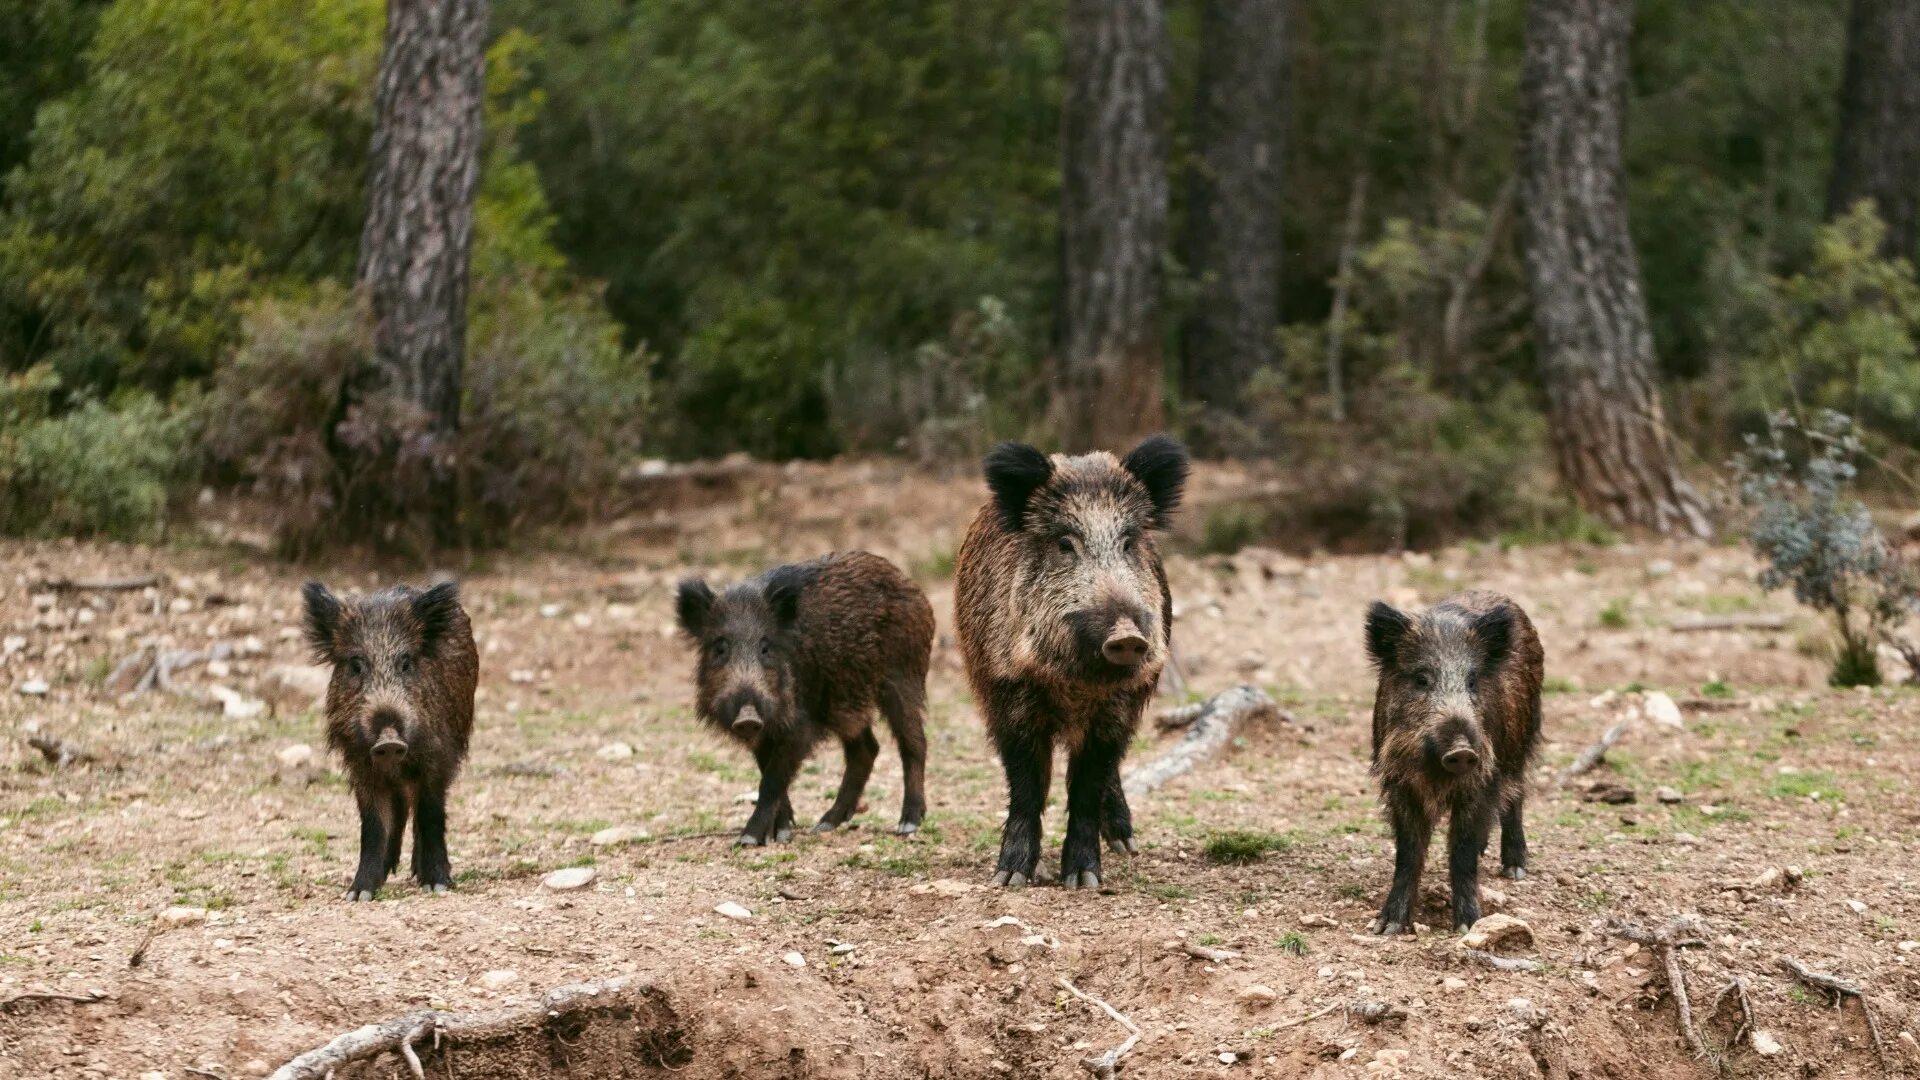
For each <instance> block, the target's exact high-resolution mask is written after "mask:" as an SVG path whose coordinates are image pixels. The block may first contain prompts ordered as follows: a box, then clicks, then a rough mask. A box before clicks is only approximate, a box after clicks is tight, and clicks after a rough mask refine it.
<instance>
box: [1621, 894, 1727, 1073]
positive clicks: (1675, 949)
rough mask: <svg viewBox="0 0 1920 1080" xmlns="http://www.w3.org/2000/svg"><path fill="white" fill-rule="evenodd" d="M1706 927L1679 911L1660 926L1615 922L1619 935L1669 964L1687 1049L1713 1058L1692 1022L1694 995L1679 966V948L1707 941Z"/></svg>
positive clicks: (1669, 980)
mask: <svg viewBox="0 0 1920 1080" xmlns="http://www.w3.org/2000/svg"><path fill="white" fill-rule="evenodd" d="M1706 932H1707V931H1706V927H1704V926H1702V925H1701V924H1700V920H1698V919H1696V918H1693V917H1692V916H1688V915H1676V916H1675V917H1673V918H1672V919H1670V920H1668V922H1667V924H1666V925H1665V926H1662V927H1661V928H1660V929H1658V930H1648V929H1647V928H1646V927H1644V926H1639V925H1636V924H1634V923H1614V924H1613V933H1614V935H1615V936H1616V937H1623V938H1626V939H1627V940H1628V941H1636V942H1639V943H1640V944H1642V945H1646V946H1649V947H1651V948H1652V949H1653V951H1654V952H1655V953H1657V954H1658V955H1659V957H1660V961H1661V963H1662V964H1663V965H1664V966H1665V968H1666V973H1667V991H1668V992H1669V993H1671V994H1672V995H1673V1003H1674V1007H1675V1008H1676V1009H1678V1010H1679V1013H1680V1036H1681V1038H1683V1039H1685V1040H1686V1042H1687V1049H1689V1050H1691V1051H1693V1056H1694V1057H1697V1058H1702V1059H1709V1060H1710V1059H1712V1058H1713V1052H1712V1051H1710V1050H1708V1049H1707V1044H1706V1041H1705V1040H1704V1039H1702V1038H1701V1037H1700V1029H1699V1028H1697V1027H1695V1026H1694V1024H1693V999H1692V998H1691V997H1689V996H1687V976H1686V971H1685V970H1684V969H1682V968H1681V966H1680V950H1681V949H1683V948H1686V947H1688V946H1692V945H1704V944H1706Z"/></svg>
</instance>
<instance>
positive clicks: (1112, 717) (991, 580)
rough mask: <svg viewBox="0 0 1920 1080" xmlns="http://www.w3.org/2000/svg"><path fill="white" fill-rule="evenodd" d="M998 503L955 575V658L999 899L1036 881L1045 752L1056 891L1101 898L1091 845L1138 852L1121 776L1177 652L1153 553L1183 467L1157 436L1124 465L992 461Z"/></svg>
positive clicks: (1087, 460) (1018, 458)
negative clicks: (971, 721)
mask: <svg viewBox="0 0 1920 1080" xmlns="http://www.w3.org/2000/svg"><path fill="white" fill-rule="evenodd" d="M986 477H987V487H988V488H989V489H991V491H992V492H993V501H992V502H990V503H988V504H987V505H986V506H984V507H982V508H981V510H980V512H979V513H978V514H977V515H975V516H974V519H973V526H972V528H970V529H968V531H967V538H966V541H965V542H964V543H963V544H962V545H961V547H960V554H959V558H958V560H957V562H956V574H957V583H956V593H955V600H954V603H955V609H956V610H955V617H956V623H957V626H958V630H959V635H960V651H961V654H962V655H963V656H964V658H965V660H966V664H967V677H968V679H969V681H971V682H972V684H973V692H974V697H975V699H976V700H978V701H979V702H980V707H981V709H982V711H983V712H984V713H985V714H986V722H987V731H988V734H989V735H991V736H992V738H993V742H994V745H995V747H996V748H997V749H998V750H999V753H1000V762H1001V765H1002V766H1003V767H1004V768H1005V769H1006V773H1007V823H1006V826H1005V828H1004V829H1003V830H1002V832H1001V836H1000V862H999V865H998V868H997V869H996V871H995V873H994V875H993V881H994V884H996V885H1023V884H1025V883H1027V882H1028V881H1031V880H1032V879H1033V875H1034V868H1035V865H1036V864H1037V863H1038V861H1039V858H1040V813H1041V811H1042V810H1043V809H1044V808H1045V806H1046V802H1047V787H1048V785H1049V784H1050V783H1051V782H1052V777H1053V748H1054V744H1056V743H1060V744H1064V745H1065V746H1066V748H1067V752H1068V754H1069V755H1070V756H1069V758H1068V762H1067V835H1066V839H1065V841H1064V842H1063V843H1062V845H1061V849H1060V880H1061V882H1062V884H1065V885H1070V886H1072V887H1074V888H1082V887H1086V888H1098V887H1099V885H1100V838H1101V837H1102V836H1105V837H1106V840H1107V843H1108V844H1109V845H1111V846H1112V847H1113V848H1114V850H1116V851H1127V852H1130V851H1132V850H1134V847H1133V821H1132V817H1131V816H1130V814H1129V813H1128V810H1127V799H1126V796H1125V795H1124V794H1123V793H1122V792H1121V789H1120V761H1121V758H1123V757H1124V756H1125V755H1126V752H1127V744H1128V743H1129V742H1130V741H1131V740H1132V739H1133V734H1134V731H1135V729H1136V728H1138V727H1139V724H1140V713H1141V710H1142V709H1143V708H1145V706H1146V703H1147V700H1148V698H1150V697H1152V695H1153V691H1154V685H1155V683H1156V682H1157V681H1158V680H1159V678H1160V668H1161V667H1162V665H1164V664H1165V663H1166V659H1167V650H1168V648H1169V647H1170V646H1171V642H1172V622H1173V600H1172V596H1171V595H1170V594H1169V593H1168V591H1167V575H1166V572H1165V570H1164V569H1162V567H1161V565H1160V555H1159V552H1158V551H1156V550H1155V548H1154V541H1153V537H1154V533H1155V531H1156V530H1158V529H1162V528H1165V527H1166V525H1167V524H1168V522H1169V520H1170V519H1171V517H1172V515H1173V511H1174V509H1175V507H1176V506H1178V505H1179V502H1180V489H1181V487H1182V486H1183V485H1184V484H1185V483H1186V478H1187V452H1186V450H1185V449H1183V448H1182V447H1181V446H1180V444H1179V443H1177V442H1175V441H1173V440H1172V439H1170V438H1168V437H1166V436H1165V435H1156V436H1153V437H1152V438H1149V439H1147V440H1146V441H1145V442H1142V443H1141V444H1140V445H1139V446H1137V447H1135V448H1134V449H1133V451H1132V452H1131V453H1129V454H1128V455H1127V456H1126V457H1125V458H1124V459H1119V460H1116V459H1115V458H1114V456H1113V455H1112V454H1109V453H1105V452H1099V453H1093V454H1086V455H1082V456H1080V457H1066V456H1060V455H1056V456H1055V457H1052V458H1049V457H1047V455H1045V454H1043V453H1041V452H1040V451H1038V450H1036V449H1034V448H1033V447H1031V446H1025V445H1022V444H1019V443H1003V444H1001V445H1000V446H998V447H995V448H994V450H993V451H992V452H991V453H989V454H988V455H987V458H986Z"/></svg>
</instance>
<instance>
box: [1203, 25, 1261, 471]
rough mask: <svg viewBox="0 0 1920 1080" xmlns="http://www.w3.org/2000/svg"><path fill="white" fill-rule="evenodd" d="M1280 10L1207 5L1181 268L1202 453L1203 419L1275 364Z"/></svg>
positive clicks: (1236, 404) (1224, 411) (1238, 399)
mask: <svg viewBox="0 0 1920 1080" xmlns="http://www.w3.org/2000/svg"><path fill="white" fill-rule="evenodd" d="M1286 4H1287V0H1207V2H1206V6H1205V8H1204V10H1203V11H1202V13H1201V22H1200V85H1199V90H1198V93H1197V94H1196V96H1195V102H1194V125H1193V126H1194V142H1195V144H1196V146H1195V149H1196V154H1195V161H1194V165H1193V170H1192V178H1191V184H1192V194H1191V203H1192V205H1191V206H1190V208H1189V218H1188V253H1187V259H1188V265H1189V266H1190V267H1191V268H1192V269H1193V273H1194V277H1195V279H1196V282H1197V284H1198V289H1199V292H1198V295H1197V296H1196V297H1195V300H1194V310H1193V316H1192V318H1191V319H1190V320H1189V321H1188V323H1187V332H1186V337H1185V342H1184V344H1185V350H1184V351H1185V356H1184V357H1183V358H1182V362H1181V367H1180V393H1181V397H1182V398H1183V399H1184V401H1185V403H1186V404H1187V405H1189V406H1199V407H1200V409H1201V410H1202V416H1201V419H1200V423H1199V424H1198V428H1199V432H1198V433H1199V434H1201V435H1202V436H1203V437H1202V438H1200V439H1198V440H1196V441H1197V442H1198V443H1199V449H1201V450H1203V451H1207V452H1217V451H1219V450H1222V449H1224V447H1222V446H1219V445H1209V443H1216V444H1217V443H1218V441H1219V440H1218V438H1217V437H1204V436H1206V434H1207V433H1209V432H1211V433H1213V434H1214V436H1217V435H1218V434H1219V432H1218V431H1217V430H1216V429H1217V428H1218V427H1219V426H1220V425H1219V424H1218V423H1216V422H1210V419H1209V418H1216V419H1217V418H1224V417H1232V416H1240V415H1244V413H1245V402H1244V401H1243V400H1242V395H1243V391H1244V390H1245V389H1246V385H1247V379H1248V378H1249V377H1251V376H1252V375H1253V373H1254V372H1255V371H1258V370H1260V369H1261V368H1264V367H1269V366H1271V365H1272V364H1273V362H1274V354H1275V343H1274V328H1275V325H1276V323H1277V322H1278V319H1279V306H1280V151H1281V145H1282V143H1281V137H1282V131H1283V128H1284V113H1283V111H1282V102H1281V93H1282V87H1283V78H1282V76H1283V74H1284V72H1285V57H1284V40H1285V39H1284V37H1283V28H1284V17H1285V13H1286Z"/></svg>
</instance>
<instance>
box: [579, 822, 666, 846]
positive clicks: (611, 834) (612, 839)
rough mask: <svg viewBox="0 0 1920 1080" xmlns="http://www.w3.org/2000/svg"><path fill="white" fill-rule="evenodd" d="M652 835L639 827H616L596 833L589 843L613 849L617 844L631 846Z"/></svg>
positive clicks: (589, 839)
mask: <svg viewBox="0 0 1920 1080" xmlns="http://www.w3.org/2000/svg"><path fill="white" fill-rule="evenodd" d="M652 835H653V834H652V833H650V832H648V831H647V830H645V829H642V828H640V827H639V826H637V825H615V826H612V827H611V828H606V829H601V830H600V831H599V832H597V833H594V834H593V836H591V837H590V838H588V841H587V842H588V843H590V844H592V845H593V846H594V847H613V846H614V845H616V844H631V843H633V842H634V841H635V840H645V839H647V838H648V837H650V836H652Z"/></svg>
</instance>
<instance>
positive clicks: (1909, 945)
mask: <svg viewBox="0 0 1920 1080" xmlns="http://www.w3.org/2000/svg"><path fill="white" fill-rule="evenodd" d="M1896 948H1898V949H1899V950H1900V951H1901V952H1908V953H1910V952H1915V951H1920V941H1903V942H1901V943H1900V944H1899V945H1898V946H1896Z"/></svg>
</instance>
